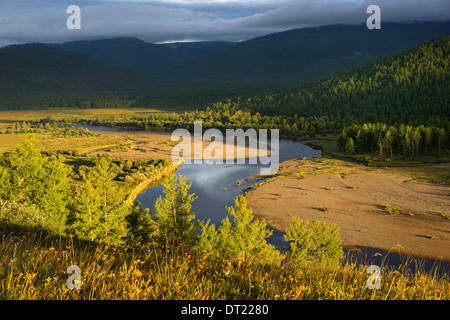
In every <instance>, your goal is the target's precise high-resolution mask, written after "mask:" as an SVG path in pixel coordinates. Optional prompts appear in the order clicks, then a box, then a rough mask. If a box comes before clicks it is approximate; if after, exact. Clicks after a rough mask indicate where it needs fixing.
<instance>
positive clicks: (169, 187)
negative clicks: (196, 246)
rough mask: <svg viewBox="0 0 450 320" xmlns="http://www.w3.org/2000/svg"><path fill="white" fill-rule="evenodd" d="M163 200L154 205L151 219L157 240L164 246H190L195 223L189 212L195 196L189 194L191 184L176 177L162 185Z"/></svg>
mask: <svg viewBox="0 0 450 320" xmlns="http://www.w3.org/2000/svg"><path fill="white" fill-rule="evenodd" d="M162 184H163V187H164V198H162V197H159V198H158V199H157V200H156V203H155V211H156V212H155V213H154V214H153V219H154V220H155V222H156V224H157V228H158V233H159V238H160V240H161V241H162V242H165V243H166V244H169V243H175V244H184V245H186V244H191V243H192V241H193V240H194V239H195V237H196V235H195V232H196V229H197V225H198V224H197V223H193V222H192V220H194V219H195V213H194V212H192V211H191V208H192V204H191V203H192V201H194V200H195V199H196V197H195V195H194V194H193V193H192V194H189V188H190V187H191V184H188V183H187V178H186V177H183V176H180V175H178V176H176V177H175V178H174V179H172V178H169V179H166V180H165V181H164V182H163V183H162Z"/></svg>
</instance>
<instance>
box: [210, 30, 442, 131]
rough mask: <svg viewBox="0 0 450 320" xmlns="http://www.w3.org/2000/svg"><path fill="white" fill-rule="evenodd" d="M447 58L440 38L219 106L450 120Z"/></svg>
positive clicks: (383, 119)
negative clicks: (311, 81)
mask: <svg viewBox="0 0 450 320" xmlns="http://www.w3.org/2000/svg"><path fill="white" fill-rule="evenodd" d="M449 56H450V36H443V37H441V38H439V39H437V40H435V41H431V42H428V43H423V44H421V45H419V46H417V47H413V48H410V49H407V50H404V51H403V52H401V53H399V54H396V55H392V56H389V57H386V58H383V59H381V60H379V61H377V62H376V63H372V64H368V65H366V66H364V67H359V68H355V69H352V70H350V71H348V72H345V73H342V74H339V75H336V76H333V77H331V78H330V79H328V80H324V81H321V82H318V83H314V84H310V85H306V86H303V87H300V88H295V89H286V90H283V91H279V92H277V93H275V94H264V95H256V96H253V97H252V98H249V99H245V100H242V101H240V100H239V101H235V102H234V103H232V104H231V105H230V104H222V105H228V106H229V107H230V106H231V108H232V109H235V110H245V109H247V110H251V111H253V112H259V113H260V114H262V115H286V116H293V117H294V116H295V115H297V116H298V117H320V116H327V117H335V118H337V119H341V120H343V119H353V120H357V122H361V121H362V122H367V121H369V122H377V121H381V122H387V123H395V122H398V123H408V122H413V123H423V122H426V121H427V119H429V118H431V117H436V118H439V119H442V120H444V119H447V120H448V119H450V94H449V92H450V71H449V70H450V69H449V66H450V58H449ZM220 105H221V104H218V106H220Z"/></svg>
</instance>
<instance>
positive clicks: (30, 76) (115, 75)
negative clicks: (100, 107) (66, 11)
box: [0, 43, 150, 92]
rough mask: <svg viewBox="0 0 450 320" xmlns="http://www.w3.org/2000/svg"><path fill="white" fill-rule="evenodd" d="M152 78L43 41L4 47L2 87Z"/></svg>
mask: <svg viewBox="0 0 450 320" xmlns="http://www.w3.org/2000/svg"><path fill="white" fill-rule="evenodd" d="M149 80H150V79H149V78H144V77H143V76H140V75H138V74H136V73H132V72H124V71H123V70H119V69H115V68H111V67H108V66H106V65H103V64H101V63H99V62H97V61H96V60H94V59H92V58H89V57H87V56H84V55H81V54H78V53H74V52H68V51H64V50H61V49H56V48H51V47H48V46H46V45H44V44H40V43H33V44H25V45H13V46H8V47H5V48H2V49H0V91H22V92H23V91H37V90H46V91H50V90H51V91H57V90H62V91H67V90H69V91H78V90H80V91H85V90H87V91H95V90H99V89H105V90H106V89H107V90H116V89H119V88H121V89H126V88H128V89H130V88H134V87H135V86H137V85H138V84H140V83H142V81H144V82H145V81H146V82H147V83H148V82H149Z"/></svg>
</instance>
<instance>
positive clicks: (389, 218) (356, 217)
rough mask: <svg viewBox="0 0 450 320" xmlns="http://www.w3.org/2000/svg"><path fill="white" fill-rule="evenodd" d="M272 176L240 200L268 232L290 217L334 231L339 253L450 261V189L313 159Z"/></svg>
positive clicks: (287, 165)
mask: <svg viewBox="0 0 450 320" xmlns="http://www.w3.org/2000/svg"><path fill="white" fill-rule="evenodd" d="M278 174H279V176H278V177H277V178H276V179H272V180H270V181H268V182H266V183H263V184H262V185H260V186H258V187H257V188H254V189H251V190H249V191H248V192H247V194H246V196H247V202H248V204H249V206H250V207H251V208H252V209H253V213H254V215H255V217H256V218H264V219H265V220H266V222H267V224H268V225H269V226H271V227H272V228H274V229H277V230H279V231H282V232H285V231H286V229H287V228H288V227H289V225H290V222H291V218H292V217H293V216H296V217H299V218H300V219H302V220H309V221H312V220H320V221H325V222H327V223H334V224H336V225H337V226H338V227H339V228H340V233H341V239H342V245H343V246H344V247H345V248H351V247H356V246H363V247H371V248H377V249H382V250H386V251H390V250H392V251H396V252H400V253H403V254H408V255H412V256H419V257H422V258H432V259H441V260H443V261H447V262H449V261H450V186H448V185H437V184H432V183H425V182H418V181H415V180H413V179H411V178H408V177H406V176H401V175H399V174H398V173H397V174H392V172H391V171H389V170H388V169H369V168H367V167H363V166H357V165H354V164H350V163H344V162H340V163H334V164H333V163H327V162H321V160H317V159H316V160H291V161H287V162H285V163H282V164H281V167H280V171H279V173H278ZM384 206H390V207H398V208H400V209H401V213H398V214H389V213H388V212H387V211H386V210H385V209H384Z"/></svg>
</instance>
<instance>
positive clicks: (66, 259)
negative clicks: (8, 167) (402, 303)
mask: <svg viewBox="0 0 450 320" xmlns="http://www.w3.org/2000/svg"><path fill="white" fill-rule="evenodd" d="M70 265H77V266H79V267H80V269H81V279H80V280H81V289H79V290H77V289H68V288H67V279H68V278H69V276H70V275H69V274H66V270H67V268H68V266H70ZM0 266H1V267H0V299H178V300H180V299H203V300H205V299H214V300H218V299H241V300H243V299H270V300H272V299H283V300H285V299H339V300H341V299H358V300H359V299H388V300H390V299H433V300H434V299H442V300H448V299H449V298H450V285H449V282H448V279H443V278H440V277H439V276H437V275H434V276H433V275H430V274H427V273H416V274H415V275H410V274H408V272H406V271H403V270H402V269H400V268H398V269H395V270H392V269H387V268H384V267H382V270H381V272H382V273H381V278H380V280H381V282H380V283H381V288H380V289H379V290H377V289H372V290H371V289H368V287H367V281H368V278H369V277H370V274H367V266H364V265H360V266H357V265H356V264H353V263H350V264H345V265H337V266H326V265H315V266H313V267H311V266H310V265H304V266H296V267H293V266H290V265H289V264H276V265H260V264H253V263H251V262H250V263H248V262H240V261H230V260H220V259H219V260H216V259H212V258H210V257H208V256H205V255H204V254H201V253H199V252H197V251H195V250H188V249H186V248H185V249H183V248H174V247H170V246H169V248H168V249H163V248H162V247H160V246H152V245H145V246H143V247H140V248H131V247H117V246H105V245H96V244H92V243H81V242H79V241H78V240H72V239H70V238H53V239H52V238H46V239H41V238H40V237H39V236H36V235H32V234H27V235H24V236H13V235H8V236H7V235H3V236H2V238H1V243H0Z"/></svg>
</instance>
